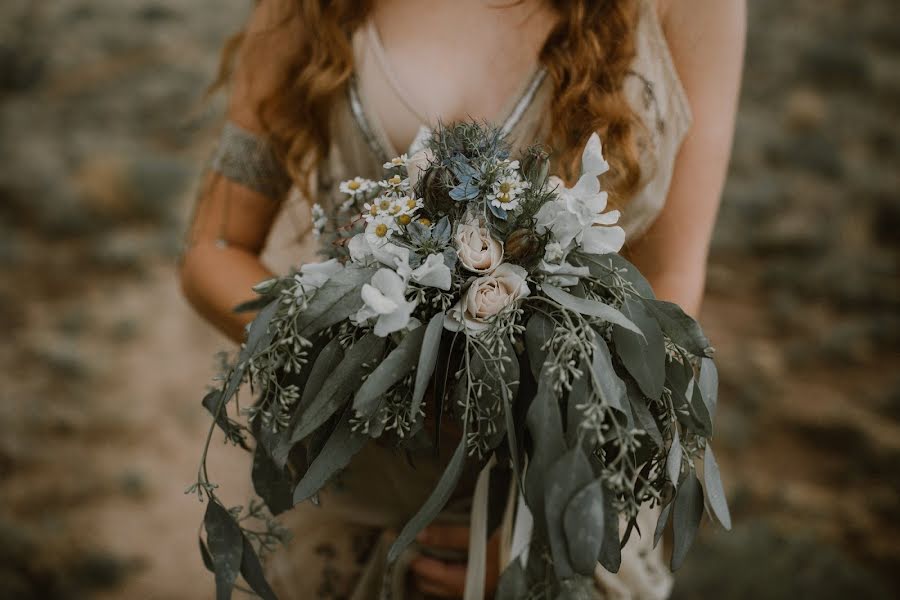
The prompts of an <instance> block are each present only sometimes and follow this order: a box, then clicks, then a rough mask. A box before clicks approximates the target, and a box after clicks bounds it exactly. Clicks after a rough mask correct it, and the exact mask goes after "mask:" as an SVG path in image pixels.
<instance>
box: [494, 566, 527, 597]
mask: <svg viewBox="0 0 900 600" xmlns="http://www.w3.org/2000/svg"><path fill="white" fill-rule="evenodd" d="M527 596H528V579H527V578H526V576H525V569H524V568H523V567H522V561H521V560H520V559H519V558H514V559H513V560H512V561H511V562H510V563H509V564H508V565H507V566H506V568H505V569H503V573H501V574H500V580H499V581H498V582H497V591H496V592H495V593H494V600H521V599H522V598H525V597H527Z"/></svg>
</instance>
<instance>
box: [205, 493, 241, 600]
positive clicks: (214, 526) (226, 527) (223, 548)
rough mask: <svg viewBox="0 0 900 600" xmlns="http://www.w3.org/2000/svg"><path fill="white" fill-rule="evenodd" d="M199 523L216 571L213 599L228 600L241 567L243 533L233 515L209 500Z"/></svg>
mask: <svg viewBox="0 0 900 600" xmlns="http://www.w3.org/2000/svg"><path fill="white" fill-rule="evenodd" d="M203 526H204V527H205V528H206V543H207V545H208V548H209V556H210V558H211V559H212V564H213V568H214V569H215V574H216V600H230V598H231V594H232V591H233V590H234V582H235V581H236V580H237V576H238V573H239V572H240V569H241V556H242V554H243V551H244V541H243V537H244V536H243V534H242V533H241V528H240V526H238V524H237V522H236V521H235V520H234V517H232V516H231V514H230V513H229V512H228V511H227V510H225V508H223V507H222V505H221V504H219V503H218V502H217V501H215V500H212V499H210V500H209V503H208V504H207V505H206V514H205V515H204V517H203Z"/></svg>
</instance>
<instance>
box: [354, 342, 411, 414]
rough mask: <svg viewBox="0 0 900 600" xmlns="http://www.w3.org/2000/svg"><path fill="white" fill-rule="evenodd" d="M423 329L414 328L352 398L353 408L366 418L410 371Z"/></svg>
mask: <svg viewBox="0 0 900 600" xmlns="http://www.w3.org/2000/svg"><path fill="white" fill-rule="evenodd" d="M424 337H425V328H424V327H416V328H415V329H413V330H412V331H409V332H407V333H406V335H405V336H404V337H403V340H402V341H401V342H400V344H398V345H397V347H396V348H394V349H393V350H391V352H390V354H388V355H387V357H386V358H385V359H384V360H382V361H381V362H380V363H379V364H378V366H377V367H375V369H374V370H373V371H372V372H371V373H369V375H368V377H366V380H365V381H364V382H363V383H362V385H361V386H360V387H359V391H357V392H356V395H355V396H354V397H353V408H354V409H355V410H356V411H357V412H359V413H360V414H362V415H365V416H366V417H367V418H368V417H371V416H372V415H374V414H375V411H376V410H377V409H378V405H379V403H380V401H381V398H382V396H383V395H384V394H386V393H387V391H388V390H389V389H391V387H393V386H394V385H395V384H396V383H397V382H398V381H400V380H401V379H403V378H404V377H405V376H406V375H407V374H409V372H410V371H412V370H413V369H414V368H415V366H416V363H417V362H418V359H419V352H420V351H421V350H422V339H423V338H424Z"/></svg>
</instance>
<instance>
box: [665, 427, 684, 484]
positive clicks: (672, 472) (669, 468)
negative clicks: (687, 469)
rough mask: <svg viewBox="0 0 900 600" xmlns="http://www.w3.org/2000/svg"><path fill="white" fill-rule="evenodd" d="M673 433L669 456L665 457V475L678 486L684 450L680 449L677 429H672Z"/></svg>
mask: <svg viewBox="0 0 900 600" xmlns="http://www.w3.org/2000/svg"><path fill="white" fill-rule="evenodd" d="M672 429H673V431H674V432H675V433H673V434H672V445H671V446H670V447H669V454H668V455H667V456H666V475H668V476H669V481H671V482H672V483H673V484H675V485H678V480H679V478H680V477H681V459H682V456H683V455H684V449H683V448H682V447H681V438H680V437H679V436H678V428H677V427H673V428H672Z"/></svg>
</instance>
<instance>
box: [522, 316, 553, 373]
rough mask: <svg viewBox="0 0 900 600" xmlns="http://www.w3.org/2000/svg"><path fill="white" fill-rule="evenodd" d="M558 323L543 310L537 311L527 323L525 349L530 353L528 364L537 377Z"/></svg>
mask: <svg viewBox="0 0 900 600" xmlns="http://www.w3.org/2000/svg"><path fill="white" fill-rule="evenodd" d="M555 329H556V325H555V323H554V322H553V319H551V318H550V317H548V316H547V315H545V314H544V313H542V312H535V313H534V314H533V315H531V317H530V318H529V319H528V323H527V324H526V325H525V351H526V353H527V354H528V364H529V365H530V366H531V373H532V375H533V376H534V378H535V379H537V378H538V377H539V376H540V373H541V367H543V366H544V361H545V360H546V359H547V349H546V348H545V347H544V344H546V343H547V342H548V341H549V340H550V338H552V337H553V332H554V330H555Z"/></svg>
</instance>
